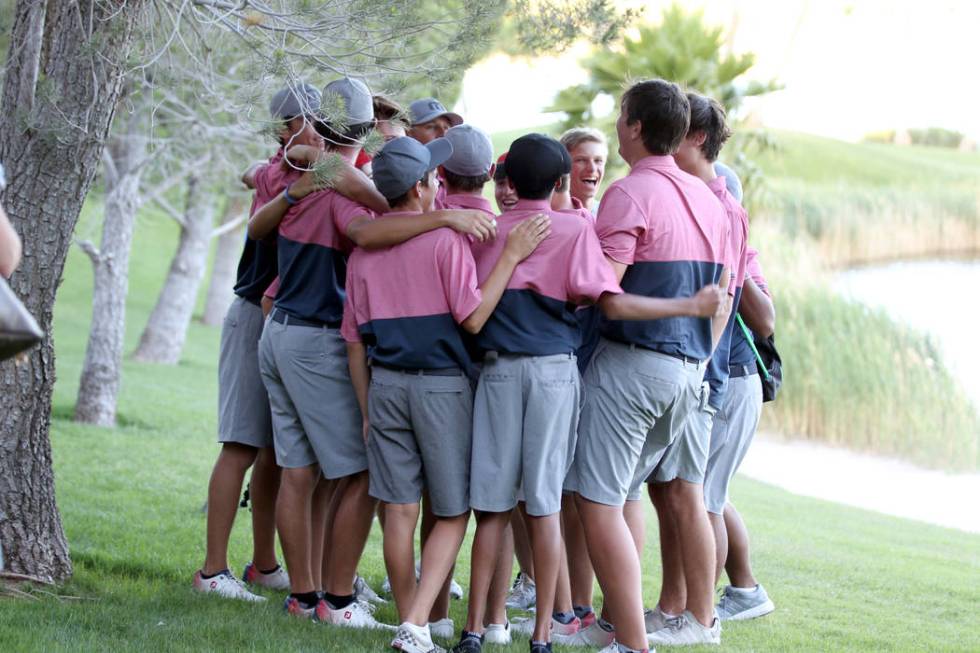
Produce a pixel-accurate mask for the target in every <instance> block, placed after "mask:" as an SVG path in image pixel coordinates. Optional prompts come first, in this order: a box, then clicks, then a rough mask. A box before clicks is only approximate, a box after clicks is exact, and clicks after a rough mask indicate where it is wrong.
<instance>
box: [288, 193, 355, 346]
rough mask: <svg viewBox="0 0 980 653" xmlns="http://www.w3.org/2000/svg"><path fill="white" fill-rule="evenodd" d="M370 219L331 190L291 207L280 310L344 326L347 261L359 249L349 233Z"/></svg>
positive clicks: (313, 195)
mask: <svg viewBox="0 0 980 653" xmlns="http://www.w3.org/2000/svg"><path fill="white" fill-rule="evenodd" d="M365 215H367V216H371V215H373V214H372V213H371V210H370V209H369V208H367V207H366V206H363V205H361V204H358V203H357V202H353V201H351V200H349V199H347V198H346V197H344V196H343V195H341V194H340V193H338V192H337V191H335V190H331V189H326V190H321V191H317V192H315V193H311V194H309V195H307V196H306V197H304V198H303V199H301V200H300V201H299V202H298V203H297V204H296V205H294V206H291V207H290V208H289V210H288V211H287V212H286V215H285V216H283V219H282V222H280V223H279V291H278V292H277V293H276V303H275V307H276V309H278V310H280V311H283V312H284V313H286V314H287V315H291V316H292V317H296V318H300V319H303V320H309V321H313V322H320V323H322V324H324V325H326V326H331V327H334V328H336V327H339V326H340V322H341V319H342V318H343V315H344V280H345V279H346V276H347V256H348V255H349V254H350V252H351V250H353V248H354V246H353V243H351V241H350V239H348V238H347V235H346V234H347V228H348V227H349V226H350V224H351V222H353V221H354V219H355V218H357V217H360V216H365Z"/></svg>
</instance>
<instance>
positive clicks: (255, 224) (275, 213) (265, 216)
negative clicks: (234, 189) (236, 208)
mask: <svg viewBox="0 0 980 653" xmlns="http://www.w3.org/2000/svg"><path fill="white" fill-rule="evenodd" d="M304 176H305V175H304ZM290 194H292V193H290ZM288 210H289V204H288V203H287V202H286V200H285V198H283V196H282V193H279V194H278V195H276V197H275V199H273V200H271V201H270V202H268V203H267V204H265V205H264V206H263V207H262V208H261V209H259V210H258V211H256V212H255V213H254V214H253V215H252V217H251V218H249V219H248V237H249V238H251V239H252V240H262V239H263V238H265V237H266V236H268V235H269V234H270V233H272V232H273V231H275V230H276V229H278V228H279V223H280V222H282V217H283V216H284V215H286V211H288Z"/></svg>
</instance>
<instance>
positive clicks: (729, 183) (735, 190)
mask: <svg viewBox="0 0 980 653" xmlns="http://www.w3.org/2000/svg"><path fill="white" fill-rule="evenodd" d="M715 174H716V175H718V176H719V177H724V178H725V187H726V188H727V189H728V192H729V193H731V195H732V197H734V198H735V201H737V202H741V201H742V182H741V181H739V178H738V175H737V174H735V171H734V170H732V169H731V168H729V167H728V166H726V165H725V164H724V163H722V162H721V161H715Z"/></svg>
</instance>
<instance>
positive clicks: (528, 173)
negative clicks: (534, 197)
mask: <svg viewBox="0 0 980 653" xmlns="http://www.w3.org/2000/svg"><path fill="white" fill-rule="evenodd" d="M571 171H572V159H571V157H570V156H569V154H568V150H566V149H565V146H564V145H562V144H561V143H559V142H558V141H556V140H555V139H554V138H552V137H551V136H545V135H544V134H527V135H525V136H521V137H520V138H518V139H517V140H516V141H514V142H513V143H511V144H510V149H509V150H508V151H507V178H508V179H510V183H511V184H512V185H513V186H514V189H515V190H517V194H518V195H525V194H537V193H539V192H541V191H543V190H545V189H547V188H550V187H554V185H555V183H556V182H557V181H558V180H559V179H560V178H561V176H562V175H565V174H568V173H569V172H571Z"/></svg>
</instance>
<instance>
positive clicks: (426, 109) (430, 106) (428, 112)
mask: <svg viewBox="0 0 980 653" xmlns="http://www.w3.org/2000/svg"><path fill="white" fill-rule="evenodd" d="M408 114H409V117H410V118H411V120H412V125H413V126H414V125H421V124H423V123H427V122H429V121H431V120H435V119H436V118H438V117H439V116H446V118H447V119H448V120H449V124H450V125H451V126H453V127H455V126H456V125H462V124H463V116H461V115H459V114H458V113H453V112H452V111H447V110H446V107H444V106H442V102H440V101H439V100H437V99H435V98H434V97H427V98H422V99H421V100H416V101H415V102H412V103H411V104H410V105H408Z"/></svg>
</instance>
